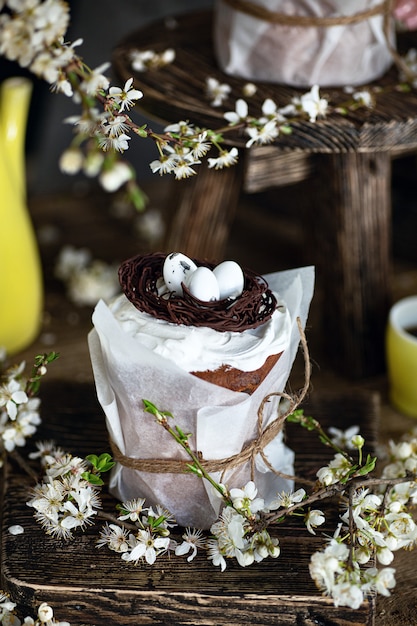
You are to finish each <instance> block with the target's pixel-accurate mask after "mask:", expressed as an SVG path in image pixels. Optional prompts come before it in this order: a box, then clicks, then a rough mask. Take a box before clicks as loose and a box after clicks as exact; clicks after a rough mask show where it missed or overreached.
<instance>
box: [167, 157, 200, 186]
mask: <svg viewBox="0 0 417 626" xmlns="http://www.w3.org/2000/svg"><path fill="white" fill-rule="evenodd" d="M199 163H200V161H198V160H196V159H194V157H193V156H192V155H191V154H190V155H188V154H184V155H182V156H181V157H179V158H178V159H177V160H176V162H175V165H174V167H173V169H172V171H173V173H174V174H175V178H176V179H177V180H180V179H182V178H190V176H194V175H195V174H196V173H197V172H196V171H195V170H194V169H193V168H192V166H193V165H198V164H199Z"/></svg>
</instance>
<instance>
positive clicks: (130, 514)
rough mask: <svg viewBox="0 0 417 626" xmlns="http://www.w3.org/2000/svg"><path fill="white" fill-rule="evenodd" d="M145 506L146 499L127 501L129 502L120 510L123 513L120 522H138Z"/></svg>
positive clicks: (124, 503)
mask: <svg viewBox="0 0 417 626" xmlns="http://www.w3.org/2000/svg"><path fill="white" fill-rule="evenodd" d="M144 504H145V498H135V499H134V500H127V502H123V504H122V505H121V506H120V507H119V508H120V510H121V511H123V514H122V515H119V520H120V521H124V520H130V521H131V522H137V521H138V519H139V518H140V516H141V514H142V513H143V511H144V508H143V505H144Z"/></svg>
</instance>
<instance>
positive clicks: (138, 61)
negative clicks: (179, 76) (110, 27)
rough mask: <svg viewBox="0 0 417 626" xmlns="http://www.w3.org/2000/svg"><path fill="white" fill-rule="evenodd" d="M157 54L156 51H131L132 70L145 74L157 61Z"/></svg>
mask: <svg viewBox="0 0 417 626" xmlns="http://www.w3.org/2000/svg"><path fill="white" fill-rule="evenodd" d="M156 57H157V54H156V52H155V51H154V50H131V51H130V61H131V65H132V69H134V70H135V72H145V71H146V70H147V69H148V68H149V67H150V66H151V65H152V61H154V59H156Z"/></svg>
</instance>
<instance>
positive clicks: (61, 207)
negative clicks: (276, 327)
mask: <svg viewBox="0 0 417 626" xmlns="http://www.w3.org/2000/svg"><path fill="white" fill-rule="evenodd" d="M32 209H33V217H34V221H35V223H36V225H37V227H38V229H39V232H40V233H42V232H43V233H44V232H45V228H46V227H48V228H50V227H51V226H53V227H54V228H55V231H56V234H57V236H56V238H55V239H52V240H49V243H43V244H42V245H41V250H42V259H43V264H44V273H45V287H46V293H45V317H44V323H43V328H42V331H41V334H40V336H39V338H38V339H37V341H36V342H35V344H34V345H32V346H30V347H29V348H28V349H27V350H25V351H24V352H23V353H22V354H21V355H18V357H16V358H19V359H20V358H25V359H26V360H27V361H28V363H30V361H31V359H32V358H33V355H34V354H36V353H38V352H44V351H47V350H49V349H55V350H58V351H59V352H60V354H61V356H60V359H59V360H58V361H57V362H56V363H54V364H53V365H52V366H51V367H50V372H49V373H48V376H47V379H46V380H45V383H44V387H43V393H42V401H43V406H44V414H45V415H46V416H49V417H50V418H51V420H52V421H51V424H52V425H53V428H54V429H55V431H56V434H57V436H58V437H59V441H58V443H59V444H60V445H62V446H63V447H65V445H69V446H71V444H72V443H73V442H74V441H75V440H76V439H77V436H76V434H74V432H69V431H68V427H67V426H65V424H64V422H65V420H67V421H68V419H69V418H70V415H71V412H72V413H74V412H75V413H76V414H78V419H81V421H82V420H83V419H86V420H88V419H89V415H90V416H93V415H94V418H92V419H93V421H94V419H96V418H97V416H98V415H100V412H101V409H100V408H99V406H98V404H97V407H96V405H95V397H94V383H93V376H92V371H91V365H90V360H89V354H88V348H87V333H88V331H89V329H90V328H91V308H90V307H82V308H80V307H77V306H75V305H74V304H71V303H70V302H69V301H68V299H67V298H66V296H65V291H64V287H63V285H62V284H61V283H60V282H59V281H57V280H56V279H55V278H54V275H53V266H54V262H55V259H56V256H57V253H58V251H59V250H60V249H61V247H62V246H63V245H65V244H70V245H73V246H75V247H82V246H85V247H88V248H89V249H91V250H92V252H93V255H94V257H95V258H100V259H103V260H105V261H108V262H114V261H120V260H122V259H124V258H127V257H128V256H131V255H133V254H136V253H138V252H145V251H147V246H148V247H149V244H146V243H145V244H144V243H143V242H141V241H140V240H139V239H138V238H137V236H135V234H134V229H133V228H132V218H130V217H129V218H126V219H119V218H115V217H114V216H112V215H111V214H110V212H109V210H108V209H109V200H108V199H107V197H106V198H104V199H103V197H101V196H98V197H97V196H95V195H94V196H92V197H90V196H77V195H76V194H73V195H67V196H65V197H54V198H43V199H34V200H33V203H32ZM271 269H273V268H271ZM314 316H315V313H314V307H313V310H312V318H311V322H310V326H309V327H310V329H314ZM311 332H312V333H313V332H314V330H312V331H311ZM316 342H317V340H316V339H314V340H313V341H312V343H313V344H314V345H316ZM320 358H321V357H320V355H319V354H318V353H317V354H315V355H314V361H315V362H316V363H317V359H318V360H319V362H320ZM321 364H322V368H321V369H317V370H316V371H315V372H313V380H312V383H313V387H314V391H315V392H317V393H318V392H327V391H328V390H332V391H333V392H334V393H336V394H337V393H340V394H341V397H343V394H346V393H349V394H352V393H353V392H354V391H355V390H356V391H357V392H358V393H359V394H360V393H362V392H366V393H368V392H371V395H372V394H373V392H375V391H376V392H378V393H380V394H381V398H382V401H383V407H382V408H383V410H382V412H381V426H380V430H379V438H380V440H381V441H382V440H386V439H387V438H388V437H391V436H393V437H398V436H399V435H400V434H401V433H402V432H404V431H406V430H408V429H409V428H410V427H411V426H412V425H413V424H415V422H413V421H412V420H408V419H406V418H404V417H402V416H400V415H399V414H397V413H395V412H394V411H392V410H391V409H389V408H387V407H386V406H385V381H384V380H383V379H380V378H378V379H375V380H373V381H367V383H366V384H364V385H362V386H361V385H360V384H359V383H357V386H356V387H352V384H351V383H348V382H346V381H344V380H343V379H340V378H338V377H337V376H336V375H335V374H334V373H333V372H332V371H331V370H328V369H326V367H325V362H322V363H321ZM300 371H301V370H300ZM300 371H299V370H298V369H297V366H296V368H295V372H294V383H293V384H294V386H295V387H297V386H298V384H299V382H300V381H301V378H300ZM372 397H374V396H372ZM312 398H313V400H314V394H313V396H312ZM372 402H373V400H372ZM77 407H79V409H78V408H77ZM55 410H56V411H57V412H58V415H59V414H62V415H63V423H62V424H61V426H60V424H59V420H58V422H57V417H56V415H55V417H54V416H53V415H52V413H54V411H55ZM46 426H47V427H48V424H46ZM370 426H372V424H368V427H370ZM89 432H90V431H89V429H88V428H86V433H89ZM89 436H90V435H89ZM83 445H84V447H85V445H86V442H84V444H83ZM19 489H21V485H20V487H18V486H16V494H17V493H19V494H20V491H19ZM20 497H21V498H22V497H24V496H23V495H22V494H20ZM9 499H10V495H9ZM8 504H9V506H10V502H9V503H8ZM8 510H9V512H10V508H9V509H8ZM8 519H10V518H8ZM10 523H11V522H10ZM14 523H16V522H14ZM32 535H33V531H31V532H30V534H29V535H28V536H30V537H32ZM31 541H32V542H33V543H32V545H33V546H34V552H33V553H31V554H32V557H31V555H30V554H29V557H28V553H27V552H26V557H25V558H29V561H28V562H30V558H34V559H36V560H37V565H38V567H39V560H40V559H41V554H40V553H39V546H38V547H36V546H37V543H36V541H34V540H33V537H32V539H31ZM6 543H7V542H6ZM3 545H5V544H4V543H3ZM7 545H9V549H10V543H9V544H7ZM77 545H78V544H77ZM83 545H84V546H85V543H83V541H81V543H80V544H79V545H78V547H79V549H81V550H82V549H83V547H82V546H83ZM80 546H81V547H80ZM50 550H52V547H50ZM38 553H39V554H38ZM16 554H19V552H17V553H16ZM57 554H59V555H61V558H62V559H65V552H62V547H60V548H59V549H58V552H57ZM36 555H38V556H36ZM70 558H71V557H70ZM93 558H94V556H93ZM97 558H98V557H97ZM415 558H416V555H415V554H414V553H412V552H410V553H403V554H401V555H398V557H396V562H398V566H397V567H398V572H397V581H398V586H397V589H396V591H395V592H394V594H393V595H392V596H391V597H390V598H386V599H385V598H383V599H381V600H378V602H377V605H376V609H375V610H374V611H373V615H374V616H375V620H374V621H372V622H371V621H369V612H367V611H362V612H357V613H356V614H354V612H353V613H352V612H351V611H345V612H344V611H340V610H339V611H337V612H336V613H335V614H334V615H333V616H332V614H331V612H327V613H326V611H324V612H323V605H322V604H320V607H321V608H320V611H317V610H316V609H317V605H316V604H315V602H316V600H315V599H313V597H312V599H311V606H310V610H307V609H305V610H304V612H303V613H302V615H301V614H300V613H299V614H298V617H297V618H295V617H294V615H293V614H291V611H290V609H289V608H288V606H287V607H285V604H284V605H283V608H282V610H283V615H284V614H285V616H286V617H285V620H286V621H282V622H279V621H271V616H270V617H268V612H267V613H266V614H265V615H263V617H262V619H264V620H265V621H262V622H256V620H255V621H254V622H253V623H254V624H255V623H265V624H267V623H271V624H272V623H274V624H275V623H276V624H280V623H282V624H294V625H295V624H297V626H300V625H303V626H311V625H312V624H322V625H323V626H330V624H332V625H338V626H342V625H343V626H344V625H345V624H351V625H353V624H357V625H359V624H371V623H372V624H376V626H394V625H395V626H413V625H414V624H417V608H416V607H417V580H416V576H415ZM97 563H102V560H100V561H97ZM90 565H91V564H90ZM92 565H94V563H93V564H92ZM67 567H68V564H67V563H65V565H64V567H63V568H62V569H63V576H64V586H65V581H68V578H67V576H68V573H67V574H65V571H66V569H67ZM56 572H57V570H56V569H54V570H53V573H52V572H51V576H52V579H50V584H49V586H48V582H47V581H48V572H45V573H44V577H45V581H44V582H42V585H41V587H42V593H41V594H40V595H39V594H35V595H36V598H37V599H39V598H40V597H42V599H44V600H47V597H46V596H47V591H48V589H50V590H51V593H52V591H53V589H54V585H55V584H56V582H57V581H56V576H57V574H56ZM4 573H5V572H4V571H3V576H4ZM6 573H7V572H6ZM9 574H10V572H9ZM20 574H22V572H20ZM126 574H127V572H126V573H125V575H126ZM79 575H80V577H81V574H79ZM211 575H212V576H214V575H215V572H212V574H211ZM216 575H217V574H216ZM259 575H261V574H259ZM54 576H55V578H54ZM219 576H220V575H219ZM9 580H10V578H9ZM220 580H221V579H220ZM61 582H62V581H61ZM148 583H149V581H148ZM148 583H147V584H148ZM31 584H32V583H31ZM219 584H220V583H219ZM29 586H30V585H29ZM148 589H149V593H151V591H152V589H151V588H150V587H148ZM82 593H83V589H82V586H81V587H80V589H79V594H80V598H79V600H78V601H77V600H74V599H73V600H72V601H71V605H68V606H70V608H69V609H68V610H69V615H70V616H71V617H69V616H68V615H65V611H64V607H65V602H66V596H65V594H64V595H63V596H59V594H58V595H57V593H56V590H55V596H54V597H55V598H56V599H57V601H58V599H59V598H61V602H62V604H61V605H59V607H60V610H59V614H58V615H57V616H58V617H59V618H60V619H69V621H71V623H72V624H78V623H80V624H81V623H83V621H84V620H88V621H87V622H86V623H87V624H89V626H92V624H96V626H100V625H101V624H102V623H103V624H104V623H114V624H133V623H134V622H132V621H129V620H128V618H126V619H124V618H120V621H115V614H114V607H113V603H114V602H116V603H117V602H122V601H123V598H122V596H119V599H117V598H118V596H117V594H116V595H113V596H108V597H107V602H106V594H103V593H100V594H98V595H96V594H95V593H93V594H92V595H90V596H89V597H88V601H87V600H86V602H85V604H84V605H83V598H82ZM146 593H148V592H146ZM146 593H145V596H146ZM52 595H53V594H52ZM146 597H147V596H146ZM98 598H100V599H101V601H102V603H103V604H102V606H100V607H99V608H98V609H97V610H96V613H94V602H97V599H98ZM167 602H168V598H165V599H163V601H162V602H161V604H160V610H161V611H163V610H165V611H166V610H168V604H167ZM58 604H59V603H58ZM83 606H85V616H84V620H83V613H82V607H83ZM77 607H78V608H77ZM80 607H81V609H80ZM314 607H315V608H314ZM124 610H128V609H126V607H125V609H124ZM170 610H173V605H172V606H171V608H170ZM200 610H201V609H199V611H200ZM216 610H217V615H216ZM112 611H113V612H112ZM219 611H220V614H219ZM76 615H78V619H77V618H75V617H74V616H76ZM94 615H95V617H94ZM201 615H202V616H203V615H204V612H203V611H201ZM228 615H229V614H228ZM241 615H242V618H243V613H242V614H241ZM300 615H301V617H300ZM97 618H98V621H93V620H97ZM105 618H106V619H107V621H101V620H104V619H105ZM109 619H110V622H109V621H108V620H109ZM158 619H159V620H160V621H158V620H156V619H155V616H152V615H150V616H149V615H148V616H147V617H146V619H145V617H144V618H143V620H144V621H143V622H140V621H139V617H138V621H136V623H138V624H139V623H144V624H148V623H149V624H156V623H157V624H174V623H175V624H180V623H183V622H180V621H175V620H174V621H169V618H168V621H165V620H166V619H167V618H166V616H165V617H164V616H163V615H162V617H161V616H160V617H159V618H158ZM187 619H189V621H186V622H184V623H187V624H207V625H208V624H219V626H220V625H221V626H224V624H225V623H226V622H224V621H223V620H222V611H221V610H220V609H219V608H218V609H215V608H214V609H213V607H211V609H210V610H209V612H208V613H207V616H206V618H203V617H201V619H200V618H198V619H197V618H196V617H195V615H194V614H193V612H192V611H191V612H190V614H189V615H188V618H187ZM249 619H255V618H254V617H253V615H252V616H251V615H250V614H249V617H248V615H246V617H245V621H246V623H252V622H250V621H249ZM275 619H276V617H275ZM146 620H148V621H146ZM207 620H208V621H207ZM283 620H284V618H283ZM291 620H293V621H291ZM297 620H298V621H297ZM364 620H368V621H364ZM229 623H230V624H231V623H236V624H237V623H239V622H232V621H230V622H227V624H229Z"/></svg>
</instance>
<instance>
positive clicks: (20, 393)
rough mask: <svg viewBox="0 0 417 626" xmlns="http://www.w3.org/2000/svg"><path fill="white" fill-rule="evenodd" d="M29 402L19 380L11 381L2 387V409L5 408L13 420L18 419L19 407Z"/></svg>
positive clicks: (0, 395)
mask: <svg viewBox="0 0 417 626" xmlns="http://www.w3.org/2000/svg"><path fill="white" fill-rule="evenodd" d="M27 401H28V397H27V394H26V391H24V389H22V387H21V385H20V383H19V382H18V381H17V380H15V379H11V380H9V381H8V382H6V383H3V384H2V385H0V409H1V407H3V406H4V407H5V408H6V412H7V415H8V416H9V417H10V419H11V420H14V419H16V416H17V411H18V406H19V405H20V404H24V403H25V402H27Z"/></svg>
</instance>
